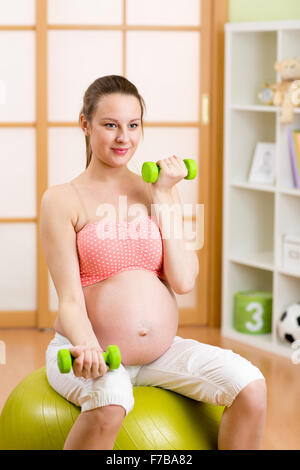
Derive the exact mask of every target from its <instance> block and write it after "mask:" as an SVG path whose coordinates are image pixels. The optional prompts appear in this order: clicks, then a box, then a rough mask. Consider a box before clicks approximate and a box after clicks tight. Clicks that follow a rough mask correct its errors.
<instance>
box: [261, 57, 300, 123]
mask: <svg viewBox="0 0 300 470" xmlns="http://www.w3.org/2000/svg"><path fill="white" fill-rule="evenodd" d="M274 68H275V70H276V71H277V72H279V74H280V76H281V81H280V82H279V83H274V84H272V85H268V84H266V85H265V87H264V88H263V90H261V92H260V93H259V95H258V96H259V99H260V100H261V101H262V102H264V104H271V105H274V106H280V107H281V114H280V122H281V123H282V124H288V123H290V122H292V121H293V118H294V107H296V106H300V57H296V58H291V59H284V60H281V61H278V62H276V63H275V65H274Z"/></svg>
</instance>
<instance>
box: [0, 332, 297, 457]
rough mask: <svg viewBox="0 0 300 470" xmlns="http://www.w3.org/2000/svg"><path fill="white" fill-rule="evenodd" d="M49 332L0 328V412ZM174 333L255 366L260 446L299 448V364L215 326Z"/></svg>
mask: <svg viewBox="0 0 300 470" xmlns="http://www.w3.org/2000/svg"><path fill="white" fill-rule="evenodd" d="M53 335H54V332H53V330H50V331H39V330H35V329H0V340H1V341H4V342H5V349H6V364H4V365H3V364H0V411H1V410H2V408H3V406H4V403H5V401H6V399H7V397H8V395H9V394H10V392H11V391H12V390H13V388H14V387H15V386H16V385H17V384H18V383H19V382H20V380H21V379H23V378H24V377H25V376H26V375H28V374H29V373H30V372H33V371H34V370H36V369H38V368H39V367H42V366H43V365H44V364H45V359H44V354H45V350H46V347H47V345H48V343H49V341H50V339H51V338H52V337H53ZM178 335H180V336H182V337H184V338H194V339H197V340H198V341H201V342H204V343H209V344H214V345H217V346H221V347H224V348H227V349H232V350H233V351H234V352H236V353H238V354H241V355H242V356H244V357H246V358H247V359H248V360H250V361H251V362H252V363H253V364H255V365H256V366H257V367H259V368H260V370H261V371H262V373H263V374H264V376H265V378H266V381H267V387H268V409H267V421H266V428H265V433H264V438H263V443H262V449H266V450H267V449H268V450H269V449H270V450H291V449H298V450H299V449H300V406H299V396H300V364H299V365H294V364H293V363H292V362H291V360H290V359H288V358H284V357H281V356H277V355H275V354H271V353H266V352H265V351H262V350H259V349H255V348H251V347H249V346H246V345H244V344H241V343H238V342H236V341H232V340H229V339H226V338H223V337H222V336H221V334H220V330H219V329H216V328H206V327H197V328H195V327H181V328H179V330H178Z"/></svg>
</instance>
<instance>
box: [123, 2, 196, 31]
mask: <svg viewBox="0 0 300 470" xmlns="http://www.w3.org/2000/svg"><path fill="white" fill-rule="evenodd" d="M200 9H201V1H200V0H185V1H184V2H183V1H182V0H163V1H161V0H151V1H149V0H127V23H128V24H141V25H189V26H197V25H199V23H200Z"/></svg>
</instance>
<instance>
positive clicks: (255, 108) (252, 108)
mask: <svg viewBox="0 0 300 470" xmlns="http://www.w3.org/2000/svg"><path fill="white" fill-rule="evenodd" d="M230 109H231V110H232V111H259V112H264V113H276V112H278V111H280V108H279V107H278V106H265V105H237V104H234V105H231V107H230Z"/></svg>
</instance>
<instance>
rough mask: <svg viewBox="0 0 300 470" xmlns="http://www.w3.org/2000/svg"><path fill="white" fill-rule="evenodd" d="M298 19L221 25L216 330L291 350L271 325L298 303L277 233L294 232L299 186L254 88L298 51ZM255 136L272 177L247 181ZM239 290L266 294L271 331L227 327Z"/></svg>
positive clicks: (298, 284) (277, 127)
mask: <svg viewBox="0 0 300 470" xmlns="http://www.w3.org/2000/svg"><path fill="white" fill-rule="evenodd" d="M299 43H300V21H299V20H297V21H292V22H291V21H282V22H280V21H279V22H255V23H254V22H253V23H240V24H232V23H231V24H228V25H226V28H225V48H226V50H225V89H224V98H225V102H224V104H225V108H224V125H225V126H224V166H223V168H224V170H223V250H222V256H223V262H222V334H223V335H224V336H227V337H230V338H232V339H235V340H237V341H239V342H241V343H245V344H249V345H252V346H254V347H257V348H261V349H264V350H268V351H270V352H273V353H277V354H280V355H283V356H287V357H290V358H291V356H292V353H293V350H292V349H291V347H290V345H288V344H287V345H285V344H283V343H281V341H280V340H279V338H278V336H277V333H276V330H277V323H278V320H279V318H280V317H281V315H282V313H283V312H284V311H285V310H286V308H287V306H288V305H290V304H292V303H295V302H300V269H299V270H297V271H293V270H291V269H289V268H285V267H284V266H285V265H284V263H283V240H284V235H285V234H295V233H300V197H299V196H300V189H297V188H295V185H294V178H293V172H292V165H291V159H290V150H289V142H288V132H287V131H288V130H289V129H290V130H293V129H300V106H299V107H297V108H294V119H293V122H291V123H288V124H283V123H281V107H280V106H271V105H263V104H262V103H260V102H259V99H258V93H259V90H261V88H262V86H263V84H264V83H276V82H278V81H279V79H280V77H279V74H278V73H277V72H276V70H275V68H274V65H275V62H277V61H280V60H283V59H285V58H288V57H296V56H297V54H298V55H299ZM258 142H270V143H274V144H275V146H276V155H275V162H274V165H275V167H274V168H275V183H274V184H272V185H265V184H257V183H249V181H248V177H249V173H250V169H251V165H252V161H253V156H254V152H255V148H256V145H257V143H258ZM242 290H263V291H268V292H271V293H272V297H273V302H272V333H270V334H268V335H249V334H244V333H240V332H238V331H235V329H234V318H233V317H234V296H235V294H236V293H237V292H239V291H242Z"/></svg>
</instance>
